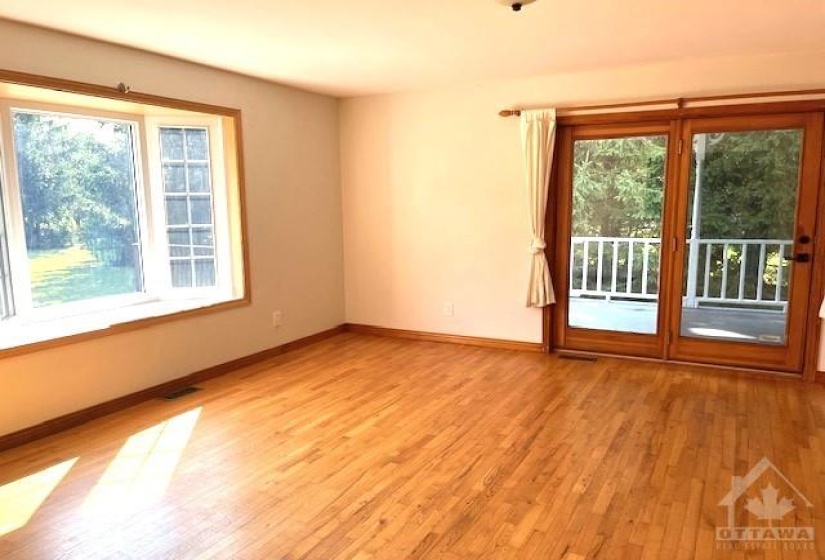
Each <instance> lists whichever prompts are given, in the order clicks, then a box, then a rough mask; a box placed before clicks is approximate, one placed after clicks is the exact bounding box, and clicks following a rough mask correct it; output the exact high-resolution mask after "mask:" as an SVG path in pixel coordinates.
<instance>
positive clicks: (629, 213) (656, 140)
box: [567, 134, 667, 334]
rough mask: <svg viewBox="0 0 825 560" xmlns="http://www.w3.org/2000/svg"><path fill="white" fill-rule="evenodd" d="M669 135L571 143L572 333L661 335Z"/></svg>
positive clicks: (569, 313)
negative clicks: (659, 332) (573, 330)
mask: <svg viewBox="0 0 825 560" xmlns="http://www.w3.org/2000/svg"><path fill="white" fill-rule="evenodd" d="M666 156H667V135H666V134H657V135H644V136H628V137H618V138H597V139H578V140H575V141H574V143H573V170H572V171H573V185H572V190H573V195H572V222H571V225H572V227H571V236H570V263H569V271H570V278H569V289H568V291H567V296H568V301H567V309H568V326H569V327H573V328H582V329H594V330H603V331H614V332H627V333H639V334H656V332H657V325H658V315H659V312H658V308H659V281H660V263H661V245H662V202H663V198H664V183H665V162H666Z"/></svg>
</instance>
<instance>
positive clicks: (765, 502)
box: [745, 484, 796, 521]
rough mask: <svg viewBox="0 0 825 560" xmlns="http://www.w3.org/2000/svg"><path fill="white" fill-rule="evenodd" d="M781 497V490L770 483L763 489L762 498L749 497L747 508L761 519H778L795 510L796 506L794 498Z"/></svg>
mask: <svg viewBox="0 0 825 560" xmlns="http://www.w3.org/2000/svg"><path fill="white" fill-rule="evenodd" d="M777 498H779V491H778V490H777V489H776V488H774V487H773V485H772V484H768V486H767V487H766V488H763V489H762V499H761V500H760V499H759V498H748V503H747V504H746V505H745V509H746V510H748V511H749V512H751V513H752V514H754V515H755V516H756V517H758V518H759V519H766V520H774V521H778V520H780V519H782V518H783V517H785V515H787V514H788V512H790V511H793V510H794V508H796V506H795V505H794V504H793V500H792V499H789V498H786V497H784V496H783V497H782V499H777Z"/></svg>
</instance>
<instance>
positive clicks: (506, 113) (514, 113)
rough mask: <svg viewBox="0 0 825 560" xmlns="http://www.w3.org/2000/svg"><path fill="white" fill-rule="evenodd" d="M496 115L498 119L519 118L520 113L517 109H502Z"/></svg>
mask: <svg viewBox="0 0 825 560" xmlns="http://www.w3.org/2000/svg"><path fill="white" fill-rule="evenodd" d="M498 115H499V116H500V117H518V116H521V111H519V110H518V109H504V110H503V111H499V112H498Z"/></svg>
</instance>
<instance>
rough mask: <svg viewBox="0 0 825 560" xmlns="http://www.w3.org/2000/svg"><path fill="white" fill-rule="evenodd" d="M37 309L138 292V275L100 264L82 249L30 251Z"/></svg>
mask: <svg viewBox="0 0 825 560" xmlns="http://www.w3.org/2000/svg"><path fill="white" fill-rule="evenodd" d="M29 269H30V273H31V282H32V299H33V300H34V307H46V306H49V305H58V304H61V303H69V302H72V301H82V300H86V299H93V298H98V297H104V296H113V295H119V294H130V293H133V292H134V291H135V285H136V282H135V277H136V274H137V271H136V270H135V269H134V268H133V267H127V266H111V265H107V264H105V263H103V262H100V261H98V260H97V258H96V257H95V255H94V254H93V253H92V252H91V251H89V250H88V249H86V248H85V247H83V246H82V245H74V246H72V247H68V248H65V249H51V250H45V251H29Z"/></svg>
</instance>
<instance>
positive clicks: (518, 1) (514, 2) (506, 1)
mask: <svg viewBox="0 0 825 560" xmlns="http://www.w3.org/2000/svg"><path fill="white" fill-rule="evenodd" d="M496 1H497V2H498V3H499V4H502V5H504V6H509V7H510V9H511V10H513V11H514V12H520V11H521V9H522V8H523V7H524V6H526V5H527V4H532V3H533V2H535V1H536V0H496Z"/></svg>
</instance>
